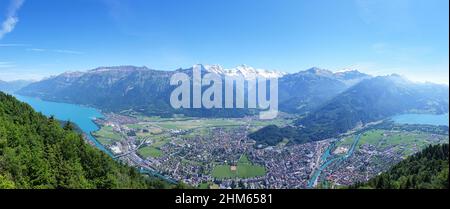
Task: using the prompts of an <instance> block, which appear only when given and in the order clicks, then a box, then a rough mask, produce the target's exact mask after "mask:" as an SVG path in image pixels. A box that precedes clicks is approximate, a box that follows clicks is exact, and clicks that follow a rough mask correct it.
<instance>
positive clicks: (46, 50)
mask: <svg viewBox="0 0 450 209" xmlns="http://www.w3.org/2000/svg"><path fill="white" fill-rule="evenodd" d="M27 51H30V52H53V53H60V54H75V55H80V54H84V52H80V51H74V50H67V49H44V48H28V49H27Z"/></svg>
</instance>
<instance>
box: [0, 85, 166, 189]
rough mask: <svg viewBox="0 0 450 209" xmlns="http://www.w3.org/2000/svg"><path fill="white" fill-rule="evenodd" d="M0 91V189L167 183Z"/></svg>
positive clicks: (151, 186) (122, 186) (154, 186)
mask: <svg viewBox="0 0 450 209" xmlns="http://www.w3.org/2000/svg"><path fill="white" fill-rule="evenodd" d="M168 186H169V185H167V183H165V182H163V181H162V180H159V179H155V178H150V177H145V176H143V175H141V174H140V173H139V172H138V171H137V170H136V169H135V168H132V167H129V166H126V165H121V164H120V163H118V162H116V161H114V160H113V159H111V158H110V157H109V156H107V155H106V154H104V153H102V152H101V151H99V150H97V149H95V148H94V147H91V146H90V145H89V144H87V143H86V142H85V141H84V139H83V138H82V136H81V135H79V134H78V133H76V132H75V131H73V126H71V125H66V126H65V127H64V128H63V127H61V125H60V122H59V121H58V120H56V119H53V118H47V117H45V116H44V115H42V114H40V113H36V112H35V111H34V110H33V109H32V108H31V107H30V106H29V105H27V104H25V103H21V102H19V101H17V100H16V99H15V98H14V97H12V96H9V95H6V94H4V93H2V92H0V188H107V189H108V188H166V187H168Z"/></svg>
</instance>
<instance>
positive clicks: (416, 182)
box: [351, 144, 449, 189]
mask: <svg viewBox="0 0 450 209" xmlns="http://www.w3.org/2000/svg"><path fill="white" fill-rule="evenodd" d="M448 155H449V147H448V144H444V145H435V146H430V147H428V148H426V149H424V150H423V151H422V152H420V153H417V154H415V155H413V156H411V157H409V158H408V159H406V160H403V161H401V162H400V163H398V164H397V165H395V166H394V167H392V168H391V169H390V170H389V171H388V172H385V173H382V174H381V175H379V176H377V177H375V178H373V179H371V180H369V182H367V183H363V184H356V185H353V186H351V188H372V189H448V188H449V178H448V171H449V170H448V169H449V167H448V165H449V164H448V163H449V161H448Z"/></svg>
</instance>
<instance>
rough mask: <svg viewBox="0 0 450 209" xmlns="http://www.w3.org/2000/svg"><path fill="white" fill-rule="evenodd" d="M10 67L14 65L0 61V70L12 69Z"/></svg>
mask: <svg viewBox="0 0 450 209" xmlns="http://www.w3.org/2000/svg"><path fill="white" fill-rule="evenodd" d="M12 67H15V65H14V63H12V62H2V61H0V68H12Z"/></svg>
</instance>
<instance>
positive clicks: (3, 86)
mask: <svg viewBox="0 0 450 209" xmlns="http://www.w3.org/2000/svg"><path fill="white" fill-rule="evenodd" d="M32 82H33V81H27V80H16V81H2V80H0V91H3V92H8V93H14V92H16V91H18V90H20V89H21V88H23V87H25V86H27V85H29V84H30V83H32Z"/></svg>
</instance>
